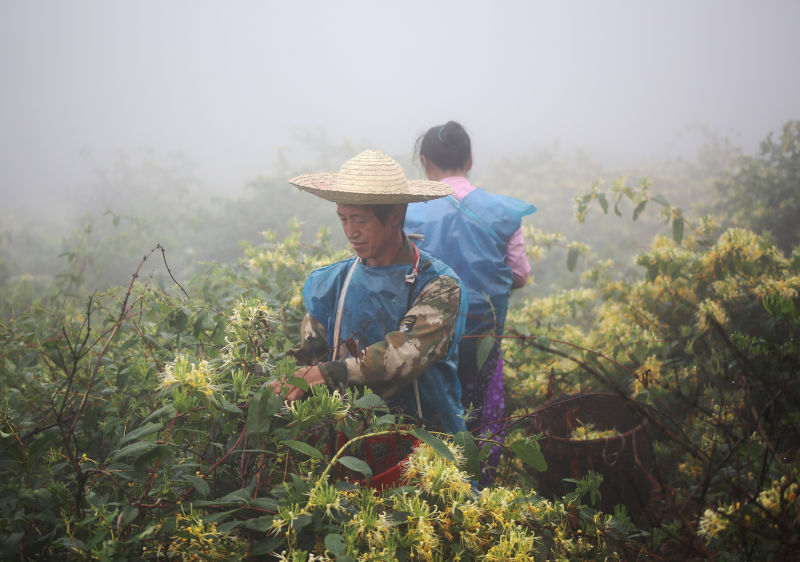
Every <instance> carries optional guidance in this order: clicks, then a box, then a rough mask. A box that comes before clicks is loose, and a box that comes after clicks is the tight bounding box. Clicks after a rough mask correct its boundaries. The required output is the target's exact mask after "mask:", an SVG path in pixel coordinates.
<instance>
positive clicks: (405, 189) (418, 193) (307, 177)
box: [289, 149, 452, 205]
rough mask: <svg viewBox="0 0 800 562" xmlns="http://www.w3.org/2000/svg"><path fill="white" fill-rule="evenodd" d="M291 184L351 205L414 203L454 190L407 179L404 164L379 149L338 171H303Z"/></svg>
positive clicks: (360, 155) (353, 160)
mask: <svg viewBox="0 0 800 562" xmlns="http://www.w3.org/2000/svg"><path fill="white" fill-rule="evenodd" d="M289 183H291V184H292V185H294V186H296V187H298V188H300V189H303V190H305V191H308V192H310V193H313V194H314V195H317V196H319V197H322V198H324V199H327V200H328V201H333V202H334V203H344V204H351V205H379V204H390V203H412V202H415V201H427V200H429V199H436V198H437V197H444V196H445V195H449V194H450V193H451V192H452V188H451V187H450V186H449V185H447V184H445V183H442V182H436V181H422V180H411V181H409V180H407V179H406V175H405V173H404V172H403V169H402V168H401V167H400V164H398V163H397V162H396V161H395V160H394V159H392V158H391V157H390V156H388V155H387V154H385V153H384V152H381V151H380V150H375V149H369V150H365V151H363V152H361V153H359V154H357V155H356V156H354V157H353V158H351V159H350V160H348V161H347V162H345V163H344V164H342V166H341V168H339V173H338V174H331V173H321V174H302V175H300V176H297V177H294V178H292V179H290V180H289Z"/></svg>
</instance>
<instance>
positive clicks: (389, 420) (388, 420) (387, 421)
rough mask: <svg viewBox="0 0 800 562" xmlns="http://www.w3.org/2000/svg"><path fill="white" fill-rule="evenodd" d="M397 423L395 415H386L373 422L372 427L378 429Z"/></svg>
mask: <svg viewBox="0 0 800 562" xmlns="http://www.w3.org/2000/svg"><path fill="white" fill-rule="evenodd" d="M395 423H397V418H396V417H395V416H394V414H384V415H382V416H381V417H379V418H378V419H376V420H375V421H374V422H372V427H378V426H380V425H394V424H395Z"/></svg>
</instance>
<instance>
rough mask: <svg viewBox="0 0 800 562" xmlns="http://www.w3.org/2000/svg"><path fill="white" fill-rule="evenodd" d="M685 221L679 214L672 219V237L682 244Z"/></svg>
mask: <svg viewBox="0 0 800 562" xmlns="http://www.w3.org/2000/svg"><path fill="white" fill-rule="evenodd" d="M683 223H684V220H683V217H682V216H677V217H675V218H674V219H673V220H672V239H673V240H674V241H675V243H676V244H680V243H681V242H682V241H683V226H684V224H683Z"/></svg>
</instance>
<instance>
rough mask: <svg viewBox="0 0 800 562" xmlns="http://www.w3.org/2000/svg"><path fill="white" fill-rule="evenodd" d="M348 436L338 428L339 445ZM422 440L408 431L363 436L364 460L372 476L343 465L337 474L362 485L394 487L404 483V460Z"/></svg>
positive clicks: (377, 488) (344, 441) (341, 477)
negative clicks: (364, 437)
mask: <svg viewBox="0 0 800 562" xmlns="http://www.w3.org/2000/svg"><path fill="white" fill-rule="evenodd" d="M347 441H348V439H347V436H346V435H345V434H344V433H342V432H339V435H338V445H337V446H338V447H339V448H341V447H342V446H343V445H344V444H345V443H347ZM418 444H419V440H418V439H417V438H416V437H414V436H413V435H408V434H406V433H392V434H389V435H376V436H374V437H367V438H366V439H365V440H364V457H365V458H364V459H363V460H364V462H366V463H367V464H368V465H369V467H370V468H371V469H372V477H371V478H369V479H367V478H363V477H361V473H356V472H353V471H352V470H349V469H347V468H345V467H344V466H342V465H339V466H337V467H336V470H335V473H336V477H337V478H338V479H340V480H344V479H345V478H347V479H348V480H350V481H351V482H355V483H357V484H358V485H360V486H367V487H370V488H373V489H375V490H378V491H382V490H385V489H387V488H394V487H397V486H401V485H402V484H403V463H404V462H405V461H406V460H408V457H409V456H410V455H411V452H412V451H413V450H414V448H415V447H416V446H417V445H418Z"/></svg>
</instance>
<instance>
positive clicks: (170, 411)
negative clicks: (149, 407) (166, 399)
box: [144, 404, 177, 422]
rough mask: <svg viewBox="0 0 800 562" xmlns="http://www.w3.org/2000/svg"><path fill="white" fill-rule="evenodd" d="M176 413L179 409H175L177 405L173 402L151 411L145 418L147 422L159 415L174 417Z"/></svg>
mask: <svg viewBox="0 0 800 562" xmlns="http://www.w3.org/2000/svg"><path fill="white" fill-rule="evenodd" d="M176 413H177V410H176V409H175V406H173V405H172V404H167V405H166V406H162V407H161V408H159V409H158V410H154V411H152V412H150V413H149V414H148V415H147V417H146V418H144V421H145V422H147V421H150V420H151V419H153V418H158V417H161V416H167V417H172V416H174V415H175V414H176Z"/></svg>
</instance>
